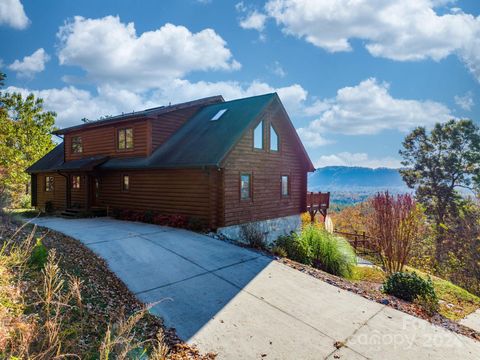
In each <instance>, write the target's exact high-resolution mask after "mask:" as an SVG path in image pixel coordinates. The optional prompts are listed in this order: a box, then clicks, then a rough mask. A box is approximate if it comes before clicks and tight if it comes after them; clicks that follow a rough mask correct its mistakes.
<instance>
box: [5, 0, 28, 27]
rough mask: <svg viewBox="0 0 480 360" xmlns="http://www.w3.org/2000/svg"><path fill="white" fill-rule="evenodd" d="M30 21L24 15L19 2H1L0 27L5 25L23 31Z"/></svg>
mask: <svg viewBox="0 0 480 360" xmlns="http://www.w3.org/2000/svg"><path fill="white" fill-rule="evenodd" d="M29 23H30V20H29V19H28V17H27V15H26V14H25V10H24V9H23V5H22V3H21V2H20V0H2V1H1V2H0V25H7V26H10V27H13V28H14V29H18V30H22V29H25V28H26V27H27V26H28V24H29Z"/></svg>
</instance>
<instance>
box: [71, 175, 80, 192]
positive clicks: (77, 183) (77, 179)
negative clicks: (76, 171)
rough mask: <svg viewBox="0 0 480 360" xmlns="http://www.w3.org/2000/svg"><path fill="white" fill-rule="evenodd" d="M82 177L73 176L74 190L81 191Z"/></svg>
mask: <svg viewBox="0 0 480 360" xmlns="http://www.w3.org/2000/svg"><path fill="white" fill-rule="evenodd" d="M80 182H81V179H80V175H74V176H72V189H77V190H78V189H80Z"/></svg>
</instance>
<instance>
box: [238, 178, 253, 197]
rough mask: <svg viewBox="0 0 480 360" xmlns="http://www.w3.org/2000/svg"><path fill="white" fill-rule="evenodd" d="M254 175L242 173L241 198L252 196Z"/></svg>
mask: <svg viewBox="0 0 480 360" xmlns="http://www.w3.org/2000/svg"><path fill="white" fill-rule="evenodd" d="M251 180H252V176H251V175H250V174H241V175H240V199H241V200H249V199H251V197H252V182H251Z"/></svg>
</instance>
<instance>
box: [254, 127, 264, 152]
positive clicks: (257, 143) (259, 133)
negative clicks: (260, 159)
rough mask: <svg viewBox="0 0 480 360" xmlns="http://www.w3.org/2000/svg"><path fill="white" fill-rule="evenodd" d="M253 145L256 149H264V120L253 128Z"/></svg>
mask: <svg viewBox="0 0 480 360" xmlns="http://www.w3.org/2000/svg"><path fill="white" fill-rule="evenodd" d="M253 147H254V148H255V149H263V121H260V123H259V124H258V125H257V127H256V128H255V130H253Z"/></svg>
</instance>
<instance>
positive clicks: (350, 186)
mask: <svg viewBox="0 0 480 360" xmlns="http://www.w3.org/2000/svg"><path fill="white" fill-rule="evenodd" d="M308 190H309V191H323V192H325V191H330V192H331V193H332V194H331V196H332V198H331V199H332V202H333V203H337V204H353V203H356V202H360V201H363V200H365V199H366V198H368V197H369V196H371V195H372V194H375V193H376V192H378V191H385V190H388V191H390V192H392V193H401V192H408V191H410V189H408V187H407V186H406V185H405V183H404V182H403V180H402V177H401V176H400V173H399V172H398V169H388V168H378V169H372V168H365V167H349V166H326V167H323V168H319V169H317V170H316V171H315V172H314V173H312V174H310V175H309V177H308Z"/></svg>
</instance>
